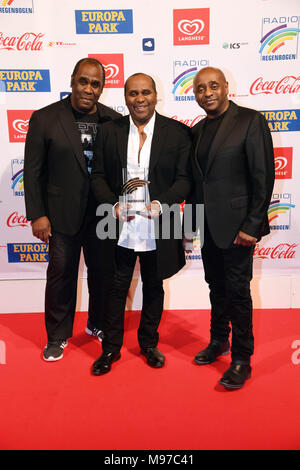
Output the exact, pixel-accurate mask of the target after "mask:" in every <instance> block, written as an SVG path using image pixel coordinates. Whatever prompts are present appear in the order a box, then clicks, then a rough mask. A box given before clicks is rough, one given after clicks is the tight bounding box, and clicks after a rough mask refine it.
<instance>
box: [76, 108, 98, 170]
mask: <svg viewBox="0 0 300 470" xmlns="http://www.w3.org/2000/svg"><path fill="white" fill-rule="evenodd" d="M72 111H73V114H74V117H75V120H76V124H77V127H78V130H79V132H80V135H81V142H82V148H83V153H84V156H85V160H86V165H87V169H88V172H89V174H91V171H92V160H93V155H94V153H93V148H94V142H95V139H96V135H97V129H98V123H99V114H98V111H96V112H95V113H92V114H84V113H80V112H79V111H76V109H74V108H72Z"/></svg>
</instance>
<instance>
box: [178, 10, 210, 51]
mask: <svg viewBox="0 0 300 470" xmlns="http://www.w3.org/2000/svg"><path fill="white" fill-rule="evenodd" d="M173 39H174V45H175V46H191V45H193V44H197V45H199V44H209V8H191V9H187V10H173Z"/></svg>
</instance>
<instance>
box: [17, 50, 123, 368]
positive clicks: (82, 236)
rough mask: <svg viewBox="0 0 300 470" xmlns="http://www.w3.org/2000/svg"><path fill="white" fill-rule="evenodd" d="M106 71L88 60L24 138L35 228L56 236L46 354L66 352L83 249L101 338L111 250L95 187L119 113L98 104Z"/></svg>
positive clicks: (94, 325) (91, 318) (92, 321)
mask: <svg viewBox="0 0 300 470" xmlns="http://www.w3.org/2000/svg"><path fill="white" fill-rule="evenodd" d="M104 82H105V70H104V68H103V65H102V64H101V63H100V62H99V61H97V60H96V59H91V58H84V59H81V60H80V61H79V62H78V63H77V64H76V66H75V68H74V71H73V73H72V77H71V87H72V93H71V95H70V96H69V97H67V98H66V99H64V100H61V101H59V102H56V103H53V104H51V105H49V106H47V107H45V108H43V109H40V110H38V111H35V112H34V113H33V115H32V117H31V120H30V125H29V130H28V134H27V139H26V145H25V162H24V187H25V204H26V214H27V219H28V220H31V221H32V232H33V235H34V236H35V237H37V238H39V239H40V240H41V241H42V242H44V243H48V241H49V265H48V269H47V284H46V296H45V323H46V330H47V336H48V343H47V346H46V348H45V349H44V354H43V358H44V359H45V360H46V361H57V360H59V359H61V358H62V357H63V349H64V347H65V346H66V345H67V339H68V338H70V337H71V336H72V330H73V321H74V314H75V306H76V296H77V295H76V294H77V277H78V267H79V260H80V253H81V248H83V253H84V258H85V263H86V266H87V276H88V289H89V314H88V324H87V328H86V332H87V333H88V334H90V335H93V336H95V337H97V338H98V339H99V340H101V339H102V336H103V333H102V330H103V326H102V315H103V303H104V294H105V289H106V283H107V282H108V280H109V278H110V276H111V275H112V272H111V271H112V270H111V263H110V260H108V259H106V251H107V250H106V249H105V246H104V245H103V242H101V241H100V240H99V239H98V238H97V236H96V225H97V218H96V208H97V204H96V201H95V199H94V197H93V195H92V192H91V189H90V172H91V163H92V159H93V142H94V140H95V137H96V134H97V131H98V129H99V127H101V126H102V124H103V123H104V122H106V121H110V120H112V119H115V118H117V117H119V116H120V114H119V113H116V112H115V111H113V110H112V109H110V108H108V107H107V106H104V105H103V104H100V103H98V100H99V97H100V95H101V93H102V90H103V86H104Z"/></svg>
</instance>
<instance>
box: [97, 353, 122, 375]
mask: <svg viewBox="0 0 300 470" xmlns="http://www.w3.org/2000/svg"><path fill="white" fill-rule="evenodd" d="M120 357H121V354H120V352H116V353H112V352H104V353H102V354H101V356H100V357H98V359H97V361H95V362H94V364H93V370H92V374H93V375H103V374H106V373H107V372H109V371H110V369H111V365H112V363H113V362H115V361H118V360H119V359H120Z"/></svg>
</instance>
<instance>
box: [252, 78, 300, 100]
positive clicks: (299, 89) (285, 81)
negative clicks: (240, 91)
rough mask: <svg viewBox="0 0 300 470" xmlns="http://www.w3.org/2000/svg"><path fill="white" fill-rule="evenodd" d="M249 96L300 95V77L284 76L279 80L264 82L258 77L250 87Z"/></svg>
mask: <svg viewBox="0 0 300 470" xmlns="http://www.w3.org/2000/svg"><path fill="white" fill-rule="evenodd" d="M250 93H251V95H260V94H265V95H271V94H275V95H287V94H294V93H300V75H298V76H296V75H286V76H285V77H283V78H281V79H280V80H271V81H269V80H264V79H263V77H258V78H257V79H256V80H254V82H253V83H252V84H251V86H250Z"/></svg>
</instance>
